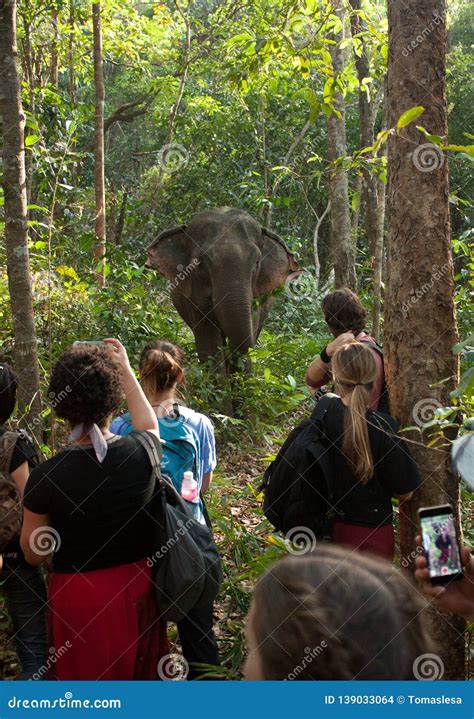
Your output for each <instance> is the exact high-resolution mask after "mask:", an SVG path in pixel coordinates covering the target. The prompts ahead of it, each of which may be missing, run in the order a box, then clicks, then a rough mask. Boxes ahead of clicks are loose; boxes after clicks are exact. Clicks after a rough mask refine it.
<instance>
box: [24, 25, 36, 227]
mask: <svg viewBox="0 0 474 719" xmlns="http://www.w3.org/2000/svg"><path fill="white" fill-rule="evenodd" d="M23 32H24V37H23V53H22V55H23V63H22V64H23V67H24V71H25V81H26V83H27V85H28V111H29V112H30V114H31V115H33V116H34V114H35V80H34V73H33V59H32V51H31V33H30V23H29V22H27V20H26V19H24V20H23ZM24 134H25V137H26V136H27V135H28V128H27V127H26V126H25V129H24ZM25 172H26V202H27V204H28V205H29V204H31V195H32V191H33V153H32V152H31V150H30V151H28V152H27V153H26V157H25ZM30 219H31V218H30Z"/></svg>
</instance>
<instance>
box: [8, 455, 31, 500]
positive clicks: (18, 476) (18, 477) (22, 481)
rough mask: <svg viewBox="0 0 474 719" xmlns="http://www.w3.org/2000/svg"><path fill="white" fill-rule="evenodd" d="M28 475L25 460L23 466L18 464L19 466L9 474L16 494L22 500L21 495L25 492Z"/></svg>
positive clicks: (28, 469)
mask: <svg viewBox="0 0 474 719" xmlns="http://www.w3.org/2000/svg"><path fill="white" fill-rule="evenodd" d="M29 475H30V468H29V466H28V462H27V461H26V460H25V462H23V464H20V466H19V467H17V468H16V469H15V470H14V471H13V472H12V473H11V477H12V479H13V481H14V482H15V485H16V488H17V490H18V493H19V495H20V497H21V498H22V499H23V494H24V492H25V486H26V483H27V481H28V477H29Z"/></svg>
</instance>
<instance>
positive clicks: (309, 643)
mask: <svg viewBox="0 0 474 719" xmlns="http://www.w3.org/2000/svg"><path fill="white" fill-rule="evenodd" d="M253 602H255V607H254V608H253V611H252V616H253V620H252V629H253V634H254V637H255V640H256V643H257V646H258V649H257V650H256V651H258V654H259V658H260V665H261V670H262V673H263V677H264V678H265V679H270V680H271V679H273V680H283V679H306V680H309V679H321V680H349V679H360V680H373V679H378V680H388V679H398V680H402V679H406V680H408V679H413V663H414V661H415V660H416V658H417V657H418V656H420V655H421V654H423V653H424V652H427V651H430V649H431V648H432V647H431V642H430V639H429V634H428V631H427V628H426V624H425V619H424V616H423V611H422V610H423V607H424V606H425V602H424V601H423V600H422V599H421V598H420V596H419V594H418V593H417V591H416V590H415V589H414V588H413V586H412V585H411V584H410V582H409V581H408V580H407V579H405V578H404V577H402V576H401V574H400V572H399V571H398V570H396V569H395V568H394V567H393V566H392V565H391V564H390V563H389V562H386V561H383V560H381V559H376V558H375V557H374V558H372V557H370V555H369V556H368V555H364V554H361V553H360V552H357V551H348V550H346V549H343V548H342V547H338V546H335V545H328V544H321V545H319V546H318V549H317V551H316V552H314V553H310V554H307V555H305V556H300V557H288V558H285V559H283V560H282V561H281V562H278V563H277V564H276V565H275V566H273V567H272V568H271V569H270V570H269V571H268V572H267V573H266V574H264V575H263V577H262V578H261V579H260V580H259V582H258V583H257V586H256V588H255V590H254V593H253Z"/></svg>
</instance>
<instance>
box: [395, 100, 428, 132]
mask: <svg viewBox="0 0 474 719" xmlns="http://www.w3.org/2000/svg"><path fill="white" fill-rule="evenodd" d="M424 111H425V108H424V107H422V106H421V105H415V107H412V108H410V109H409V110H407V111H406V112H404V113H403V114H402V115H400V117H399V118H398V122H397V130H401V129H402V127H406V126H407V125H409V124H410V122H413V120H416V118H417V117H420V115H422V114H423V113H424Z"/></svg>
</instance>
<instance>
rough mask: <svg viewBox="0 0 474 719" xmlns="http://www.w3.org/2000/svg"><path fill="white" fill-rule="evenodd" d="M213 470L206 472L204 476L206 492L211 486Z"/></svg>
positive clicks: (203, 487) (203, 484) (203, 481)
mask: <svg viewBox="0 0 474 719" xmlns="http://www.w3.org/2000/svg"><path fill="white" fill-rule="evenodd" d="M211 482H212V472H206V474H203V476H202V491H203V492H205V491H206V490H207V489H209V487H210V486H211Z"/></svg>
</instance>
